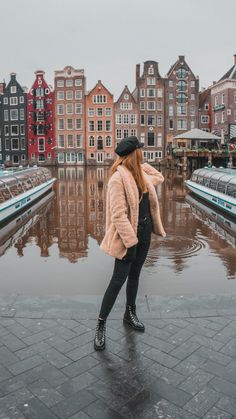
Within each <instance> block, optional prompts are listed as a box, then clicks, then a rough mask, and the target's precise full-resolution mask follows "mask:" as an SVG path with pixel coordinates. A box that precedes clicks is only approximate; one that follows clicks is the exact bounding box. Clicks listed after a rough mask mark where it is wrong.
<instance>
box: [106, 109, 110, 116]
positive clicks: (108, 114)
mask: <svg viewBox="0 0 236 419" xmlns="http://www.w3.org/2000/svg"><path fill="white" fill-rule="evenodd" d="M105 115H106V116H111V108H106V111H105Z"/></svg>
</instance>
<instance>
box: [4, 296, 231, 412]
mask: <svg viewBox="0 0 236 419" xmlns="http://www.w3.org/2000/svg"><path fill="white" fill-rule="evenodd" d="M100 303H101V297H96V296H87V297H86V296H75V297H60V296H48V297H41V296H37V297H36V296H22V295H15V294H12V295H2V296H0V419H13V418H14V419H26V418H29V419H56V418H61V419H67V418H68V419H88V418H97V419H100V418H101V419H107V418H112V419H116V418H117V419H118V418H127V419H129V418H134V419H138V418H143V419H150V418H161V419H165V418H173V419H197V418H206V419H230V418H234V419H236V304H235V297H234V296H227V295H223V296H212V295H211V296H202V297H184V296H182V297H153V296H150V297H148V296H145V297H139V298H138V302H137V307H138V314H139V317H140V319H141V320H143V322H144V323H145V326H146V331H145V333H138V332H135V331H133V330H132V329H130V328H129V327H127V326H125V325H123V322H122V316H123V311H124V296H119V298H118V300H117V302H116V305H115V307H114V309H113V311H112V313H111V315H110V317H109V319H108V321H107V347H106V350H105V351H103V352H96V351H94V348H93V338H94V328H95V325H96V317H97V313H98V309H99V306H100Z"/></svg>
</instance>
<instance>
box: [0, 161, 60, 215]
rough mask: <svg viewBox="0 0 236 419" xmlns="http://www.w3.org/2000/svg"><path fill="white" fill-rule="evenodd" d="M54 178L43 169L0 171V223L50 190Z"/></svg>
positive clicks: (48, 171)
mask: <svg viewBox="0 0 236 419" xmlns="http://www.w3.org/2000/svg"><path fill="white" fill-rule="evenodd" d="M55 180H56V179H55V178H53V177H52V175H51V172H50V170H48V169H47V168H45V167H32V168H29V169H18V170H1V171H0V223H2V222H5V221H6V220H8V219H9V218H10V217H12V216H14V215H15V214H16V213H18V212H19V211H21V210H22V209H23V208H25V207H27V206H28V205H30V204H31V203H32V202H34V201H36V200H37V199H39V198H40V197H41V196H42V195H44V194H45V193H46V192H47V191H49V190H50V189H52V186H53V183H54V182H55Z"/></svg>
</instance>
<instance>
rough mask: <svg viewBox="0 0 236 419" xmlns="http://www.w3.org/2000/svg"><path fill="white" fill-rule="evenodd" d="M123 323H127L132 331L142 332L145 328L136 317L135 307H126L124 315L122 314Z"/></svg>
mask: <svg viewBox="0 0 236 419" xmlns="http://www.w3.org/2000/svg"><path fill="white" fill-rule="evenodd" d="M123 322H124V323H127V324H128V325H129V326H131V327H133V329H136V330H140V332H144V330H145V327H144V324H143V323H142V322H140V321H139V319H138V317H137V315H136V306H135V305H134V306H129V305H127V306H126V310H125V314H124V319H123Z"/></svg>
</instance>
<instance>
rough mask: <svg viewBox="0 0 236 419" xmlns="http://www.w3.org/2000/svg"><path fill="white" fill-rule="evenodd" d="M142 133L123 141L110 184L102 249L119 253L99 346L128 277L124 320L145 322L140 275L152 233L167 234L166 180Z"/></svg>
mask: <svg viewBox="0 0 236 419" xmlns="http://www.w3.org/2000/svg"><path fill="white" fill-rule="evenodd" d="M143 145H144V144H143V143H140V142H139V140H138V138H137V137H128V138H125V139H123V140H121V141H120V143H119V144H118V146H117V148H116V150H115V152H116V153H117V154H118V156H119V158H118V159H117V160H116V161H115V163H114V164H113V166H112V168H111V177H110V179H109V182H108V187H107V200H106V233H105V237H104V239H103V240H102V243H101V245H100V247H101V249H102V250H103V251H104V252H106V253H108V254H109V255H111V256H113V257H115V265H114V271H113V275H112V278H111V281H110V283H109V285H108V287H107V290H106V292H105V294H104V297H103V300H102V305H101V309H100V313H99V317H98V321H97V326H96V333H95V339H94V348H95V350H103V349H105V330H106V319H107V317H108V315H109V313H110V311H111V309H112V307H113V305H114V303H115V300H116V297H117V295H118V293H119V291H120V289H121V287H122V285H123V284H124V282H125V281H126V279H127V278H128V280H127V285H126V310H125V314H124V319H123V321H124V323H126V324H128V325H129V326H130V327H132V328H133V329H135V330H139V331H142V332H143V331H144V329H145V327H144V325H143V323H142V322H140V321H139V319H138V317H137V315H136V305H135V300H136V295H137V291H138V282H139V275H140V272H141V269H142V266H143V264H144V262H145V259H146V256H147V253H148V249H149V246H150V241H151V233H152V232H153V233H155V234H159V235H161V236H163V237H165V235H166V233H165V231H164V228H163V226H162V222H161V218H160V212H159V205H158V199H157V194H156V191H155V187H154V185H158V184H160V183H162V182H163V180H164V178H163V176H162V174H161V173H160V172H158V171H157V170H156V169H154V168H153V167H152V166H150V165H149V164H147V163H144V164H142V160H143V155H142V151H141V147H143Z"/></svg>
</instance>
